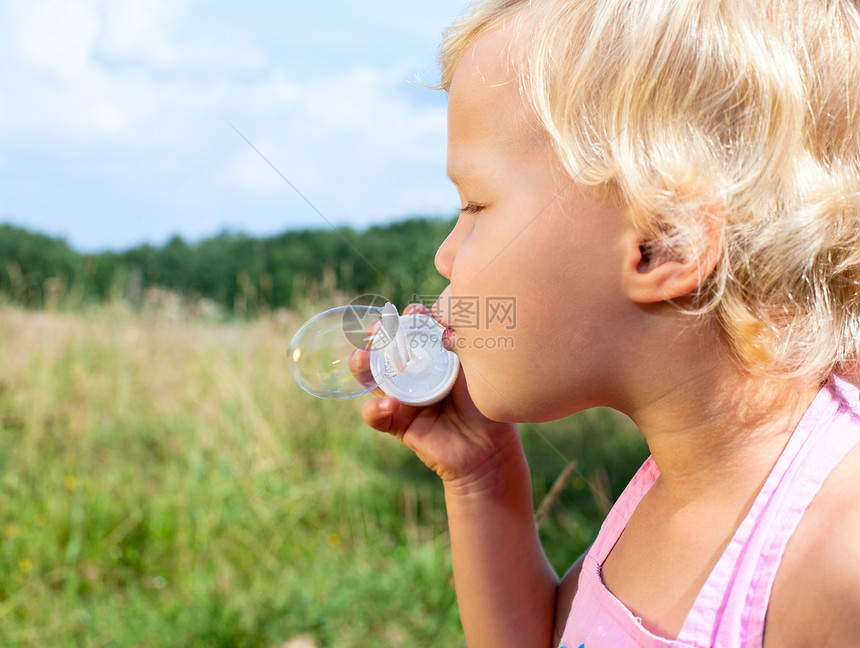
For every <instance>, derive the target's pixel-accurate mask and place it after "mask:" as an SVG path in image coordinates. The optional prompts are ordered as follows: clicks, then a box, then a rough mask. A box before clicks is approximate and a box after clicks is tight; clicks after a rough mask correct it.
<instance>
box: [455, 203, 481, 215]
mask: <svg viewBox="0 0 860 648" xmlns="http://www.w3.org/2000/svg"><path fill="white" fill-rule="evenodd" d="M483 208H484V206H483V205H476V204H474V203H468V204H467V205H466V206H465V207H463V208H462V209H461V210H460V213H461V214H477V213H478V212H479V211H481V210H482V209H483Z"/></svg>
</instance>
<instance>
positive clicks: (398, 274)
mask: <svg viewBox="0 0 860 648" xmlns="http://www.w3.org/2000/svg"><path fill="white" fill-rule="evenodd" d="M452 226H453V220H452V219H439V218H415V219H409V220H404V221H400V222H396V223H392V224H389V225H384V226H375V227H370V228H368V229H366V230H362V231H357V230H355V229H353V228H350V227H340V228H337V229H315V230H301V231H287V232H284V233H282V234H279V235H276V236H271V237H261V238H254V237H251V236H247V235H245V234H240V233H235V232H222V233H221V234H218V235H217V236H214V237H211V238H207V239H204V240H201V241H198V242H188V241H185V240H184V239H182V238H181V237H179V236H174V237H173V238H171V239H170V240H169V241H168V242H167V243H166V244H164V245H162V246H153V245H140V246H137V247H133V248H130V249H128V250H125V251H122V252H113V251H105V252H101V253H98V254H82V253H79V252H77V251H75V250H74V249H73V248H72V247H71V246H70V245H69V244H68V243H67V242H66V241H65V240H64V239H61V238H54V237H50V236H46V235H44V234H39V233H35V232H31V231H29V230H26V229H22V228H20V227H14V226H11V225H0V293H2V294H3V295H4V296H5V299H6V300H7V301H11V302H13V303H16V304H20V305H23V306H25V307H28V308H46V307H47V308H54V307H57V306H58V305H59V306H63V305H72V306H75V305H79V304H89V303H98V302H105V301H108V300H112V299H124V300H127V301H129V302H131V303H132V304H139V303H141V301H142V300H143V298H144V296H145V295H146V294H147V291H148V290H150V289H153V288H158V289H163V290H167V291H171V292H172V293H176V294H178V295H180V296H181V298H182V299H183V300H187V301H189V302H190V301H194V300H203V299H205V300H211V301H213V302H215V303H216V304H217V305H219V306H220V307H222V308H223V309H225V310H226V311H227V312H234V313H240V314H243V313H251V314H253V313H255V312H260V311H265V310H268V309H274V308H290V307H294V306H296V305H298V304H300V303H306V302H308V301H316V300H318V299H322V298H325V297H328V296H331V295H332V294H334V293H335V292H337V293H342V294H347V295H360V294H367V293H375V294H379V295H383V296H385V297H386V298H388V299H391V300H393V301H394V302H395V303H397V304H398V305H401V306H402V305H405V303H407V302H408V301H409V300H410V299H412V298H413V296H415V295H421V296H427V295H434V294H438V293H439V292H440V291H441V290H442V289H443V288H444V286H445V283H446V282H445V280H444V279H443V278H442V277H441V276H439V274H438V273H437V272H436V270H435V269H434V267H433V257H434V255H435V252H436V248H437V247H438V246H439V244H440V243H441V242H442V241H443V240H444V238H445V236H447V234H448V232H449V231H450V230H451V227H452Z"/></svg>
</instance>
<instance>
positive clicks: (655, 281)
mask: <svg viewBox="0 0 860 648" xmlns="http://www.w3.org/2000/svg"><path fill="white" fill-rule="evenodd" d="M694 229H695V230H697V232H696V234H697V236H696V239H697V243H698V244H690V245H687V246H685V247H686V248H687V249H681V250H679V249H676V248H674V247H673V248H670V249H666V247H665V244H664V243H661V242H660V241H659V240H650V239H648V238H646V237H643V236H642V235H641V234H640V233H637V232H635V231H634V230H632V229H631V230H630V231H628V232H627V233H626V239H625V241H624V249H625V255H624V258H625V261H624V272H623V276H624V285H625V289H626V292H627V296H628V297H629V298H630V299H631V300H632V301H634V302H638V303H643V304H645V303H656V302H661V301H669V300H672V299H677V298H679V297H683V296H684V295H688V294H690V293H692V292H693V291H695V290H696V289H697V288H698V287H699V286H700V285H701V284H702V282H703V281H704V280H705V279H707V277H708V276H709V275H710V274H711V273H712V272H713V271H714V268H715V267H716V265H717V262H718V261H719V259H720V255H721V252H722V247H723V234H724V220H723V218H722V216H721V214H720V213H719V211H718V210H716V209H709V210H707V212H706V214H703V215H702V218H701V221H700V222H698V223H696V226H694Z"/></svg>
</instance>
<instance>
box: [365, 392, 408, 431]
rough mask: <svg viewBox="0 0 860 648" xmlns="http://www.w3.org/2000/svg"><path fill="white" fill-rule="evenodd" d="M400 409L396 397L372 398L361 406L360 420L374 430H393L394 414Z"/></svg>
mask: <svg viewBox="0 0 860 648" xmlns="http://www.w3.org/2000/svg"><path fill="white" fill-rule="evenodd" d="M398 409H400V401H399V400H397V399H396V398H391V397H390V396H389V397H386V398H373V399H371V400H369V401H367V402H366V403H364V405H362V406H361V418H362V420H363V421H364V422H365V423H366V424H367V425H368V426H370V427H372V428H373V429H374V430H379V431H380V432H394V430H393V427H394V415H395V414H396V413H397V410H398Z"/></svg>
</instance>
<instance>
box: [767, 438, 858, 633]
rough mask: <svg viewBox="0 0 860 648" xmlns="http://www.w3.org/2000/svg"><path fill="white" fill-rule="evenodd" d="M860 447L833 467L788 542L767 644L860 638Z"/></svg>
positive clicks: (773, 599)
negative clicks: (859, 496) (858, 494)
mask: <svg viewBox="0 0 860 648" xmlns="http://www.w3.org/2000/svg"><path fill="white" fill-rule="evenodd" d="M858 492H860V446H858V447H855V448H854V449H853V450H852V451H851V452H849V454H848V455H846V457H845V459H844V460H843V461H842V462H841V463H840V464H839V465H838V466H837V467H836V468H835V469H834V471H833V472H832V473H831V475H830V476H829V477H828V478H827V480H826V481H825V482H824V484H823V485H822V487H821V490H820V491H819V493H818V494H817V495H816V497H815V499H814V500H813V501H812V503H811V504H810V506H809V509H808V510H807V511H806V513H805V515H804V517H803V519H802V520H801V522H800V524H799V525H798V528H797V530H796V531H795V533H794V535H793V536H792V538H791V540H790V541H789V543H788V546H787V547H786V551H785V555H784V557H783V561H782V565H781V566H780V569H779V572H778V573H777V576H776V580H775V582H774V586H773V593H772V595H771V601H770V605H769V607H768V617H767V625H766V630H765V643H764V645H765V648H769V647H772V646H786V647H790V646H822V647H827V646H848V645H856V644H857V643H858V637H860V541H858V539H860V498H858V497H857V493H858Z"/></svg>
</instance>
